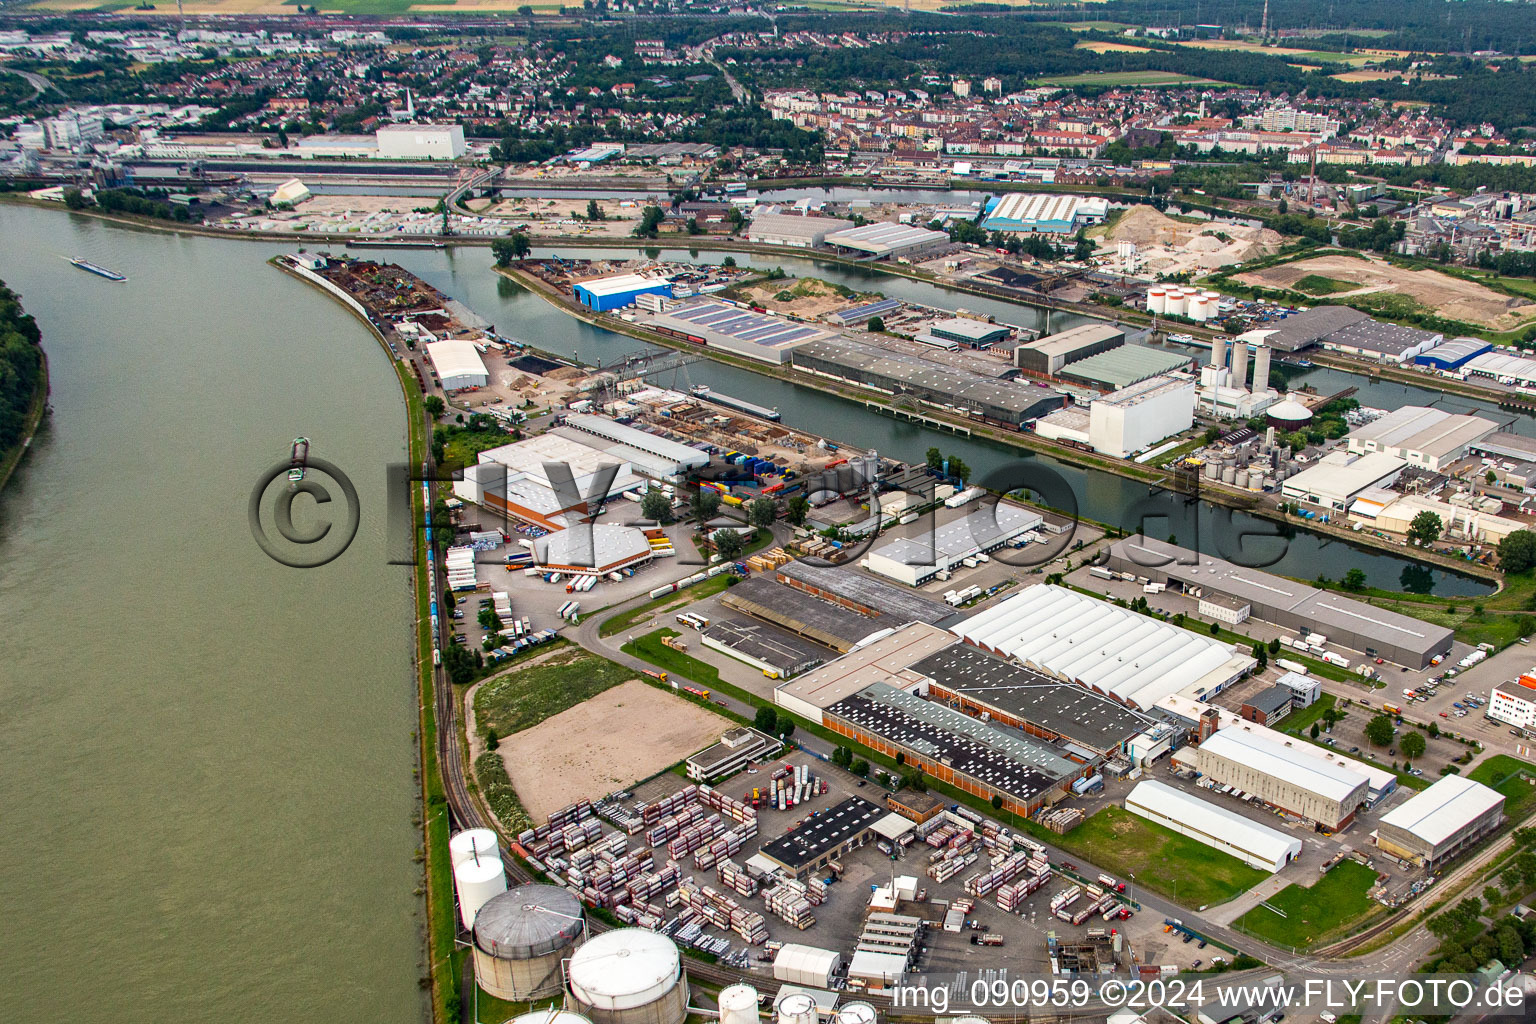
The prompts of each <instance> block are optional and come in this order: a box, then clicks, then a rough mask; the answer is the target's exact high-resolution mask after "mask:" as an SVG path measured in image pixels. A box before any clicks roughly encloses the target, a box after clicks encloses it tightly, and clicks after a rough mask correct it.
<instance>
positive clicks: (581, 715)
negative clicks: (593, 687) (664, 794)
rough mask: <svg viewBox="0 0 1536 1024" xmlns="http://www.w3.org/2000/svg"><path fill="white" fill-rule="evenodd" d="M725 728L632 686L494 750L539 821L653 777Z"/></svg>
mask: <svg viewBox="0 0 1536 1024" xmlns="http://www.w3.org/2000/svg"><path fill="white" fill-rule="evenodd" d="M620 722H622V723H624V726H623V728H615V724H616V723H620ZM730 724H731V723H730V722H729V720H727V719H724V718H721V717H720V716H719V715H716V714H713V713H712V712H710V711H708V710H706V709H704V708H702V707H699V706H698V705H696V704H691V703H689V702H687V701H684V700H681V699H679V698H677V697H674V696H672V695H671V694H668V693H665V692H663V691H661V690H658V689H656V688H655V687H653V686H650V685H648V684H646V683H642V682H640V681H639V680H633V681H631V682H627V683H621V684H619V685H618V686H615V687H613V688H612V689H611V690H604V691H603V692H602V693H600V694H598V695H597V696H596V697H593V698H592V699H591V700H588V701H584V702H583V703H581V704H578V705H576V706H575V707H573V708H571V709H569V710H567V711H562V712H561V713H560V714H558V715H555V716H554V717H553V718H547V719H545V720H544V721H543V722H540V723H539V724H538V725H536V726H534V727H533V728H531V729H524V730H523V731H522V732H519V733H517V734H515V735H513V736H509V737H507V738H506V739H504V740H502V741H501V743H500V744H498V746H497V750H498V751H499V752H500V754H501V756H502V760H504V761H505V762H506V765H507V774H508V775H510V776H511V777H512V785H513V787H514V788H515V789H516V790H517V795H518V796H519V797H521V798H522V801H523V805H524V806H525V807H527V808H528V813H529V814H530V815H532V816H533V818H534V820H535V821H543V820H544V819H545V818H547V817H548V816H549V814H550V813H551V812H552V811H557V810H559V809H560V808H562V807H564V806H566V805H567V804H569V803H572V802H573V801H576V800H581V799H588V798H595V797H599V796H603V795H604V794H606V793H611V792H613V791H614V790H615V789H618V788H620V787H621V786H624V785H625V784H627V783H630V782H633V781H634V780H636V779H643V778H645V777H646V776H648V775H652V774H654V773H656V772H658V771H660V770H661V769H663V768H665V767H667V766H668V765H670V764H673V763H674V762H676V761H679V760H681V759H682V758H684V757H686V756H687V755H689V754H691V753H693V752H694V751H696V750H700V749H702V748H704V747H706V746H708V745H709V744H710V743H711V742H713V741H715V740H718V739H719V738H720V733H721V732H723V731H724V730H725V729H726V728H727V727H728V726H729V725H730Z"/></svg>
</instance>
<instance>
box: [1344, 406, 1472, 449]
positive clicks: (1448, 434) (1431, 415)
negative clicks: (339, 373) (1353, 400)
mask: <svg viewBox="0 0 1536 1024" xmlns="http://www.w3.org/2000/svg"><path fill="white" fill-rule="evenodd" d="M1497 427H1498V424H1497V423H1495V422H1493V421H1492V420H1486V419H1483V418H1482V417H1481V416H1472V415H1469V414H1466V413H1450V412H1446V411H1445V410H1444V409H1432V408H1430V407H1429V406H1424V405H1404V406H1400V407H1399V408H1396V409H1393V410H1392V411H1391V412H1389V413H1387V414H1386V415H1385V416H1382V417H1380V418H1379V419H1376V420H1373V421H1372V422H1370V423H1364V424H1361V425H1360V426H1358V427H1356V428H1355V429H1354V430H1351V431H1350V432H1349V433H1348V434H1347V435H1345V437H1346V440H1347V442H1348V443H1349V444H1350V445H1351V446H1354V445H1356V444H1359V445H1364V444H1366V443H1367V442H1372V441H1374V442H1375V443H1376V444H1377V445H1378V446H1379V447H1381V448H1398V449H1403V450H1407V451H1412V452H1422V453H1424V454H1426V455H1432V456H1436V457H1441V458H1443V457H1445V456H1447V455H1451V454H1454V453H1456V452H1459V451H1461V450H1462V449H1463V448H1465V447H1466V446H1467V445H1469V444H1471V443H1472V442H1473V441H1476V440H1477V439H1478V438H1480V437H1483V436H1485V435H1487V434H1491V433H1493V431H1494V430H1495V429H1496V428H1497Z"/></svg>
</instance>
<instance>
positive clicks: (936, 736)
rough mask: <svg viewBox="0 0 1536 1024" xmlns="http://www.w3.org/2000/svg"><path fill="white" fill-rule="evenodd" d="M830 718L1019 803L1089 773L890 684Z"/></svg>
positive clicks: (1044, 748) (862, 694) (1035, 743)
mask: <svg viewBox="0 0 1536 1024" xmlns="http://www.w3.org/2000/svg"><path fill="white" fill-rule="evenodd" d="M827 714H828V715H830V716H833V717H835V718H838V719H841V720H843V721H845V722H848V723H850V724H852V725H853V726H854V727H855V728H858V729H861V730H863V731H865V732H867V733H872V734H874V735H876V736H880V737H882V738H884V739H886V740H888V741H889V742H891V743H893V744H895V745H897V746H900V747H905V748H907V749H908V750H911V751H913V752H915V753H917V754H921V755H922V756H924V757H927V758H928V759H930V760H933V761H937V762H939V763H941V764H943V765H945V766H946V767H948V768H952V769H953V770H954V771H956V772H958V773H961V774H964V775H967V776H969V777H970V778H972V779H975V780H977V781H980V782H982V783H985V784H986V785H988V786H990V787H992V788H993V789H996V790H999V791H1001V792H1004V793H1007V794H1009V795H1010V796H1013V797H1015V798H1017V799H1019V800H1025V801H1028V800H1032V799H1034V798H1035V797H1038V796H1040V795H1041V794H1043V793H1046V792H1048V791H1049V790H1051V789H1053V788H1055V787H1056V786H1058V785H1059V784H1060V783H1061V782H1062V780H1064V779H1067V778H1069V777H1071V776H1074V775H1077V774H1079V773H1080V772H1082V770H1083V766H1082V765H1081V764H1078V763H1077V762H1075V761H1071V760H1068V759H1067V758H1065V757H1063V756H1062V755H1061V754H1059V753H1057V752H1056V750H1055V749H1054V748H1053V747H1051V746H1048V745H1047V744H1046V743H1044V742H1043V741H1041V740H1036V739H1033V738H1031V737H1028V736H1025V735H1024V734H1022V733H1016V732H1014V731H1013V730H1011V729H1010V730H1006V731H1005V730H1003V729H1000V728H998V727H997V726H993V725H988V724H987V723H985V722H982V721H980V720H978V719H975V718H972V717H971V716H970V715H967V714H964V713H962V712H959V711H956V710H955V709H954V708H951V707H948V706H947V705H944V704H939V703H936V702H934V701H928V700H924V699H923V698H921V697H919V696H917V695H916V694H915V693H910V692H908V691H905V690H898V689H896V688H895V687H893V686H888V685H886V684H885V683H874V684H872V685H870V686H866V687H865V688H864V689H862V690H860V691H859V692H857V693H855V694H852V695H851V696H848V697H845V698H843V699H842V700H840V701H838V702H837V703H836V704H834V705H832V706H831V707H829V708H827Z"/></svg>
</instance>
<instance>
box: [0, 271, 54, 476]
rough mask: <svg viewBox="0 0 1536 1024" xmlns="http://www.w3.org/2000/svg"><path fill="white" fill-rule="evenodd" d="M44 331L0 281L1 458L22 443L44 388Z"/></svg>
mask: <svg viewBox="0 0 1536 1024" xmlns="http://www.w3.org/2000/svg"><path fill="white" fill-rule="evenodd" d="M42 343H43V334H42V331H40V330H39V329H38V326H37V321H36V320H34V319H32V316H31V314H29V313H27V312H26V311H24V310H23V309H22V308H21V296H19V295H17V294H16V293H15V292H13V291H11V290H10V289H9V288H7V287H6V286H5V283H4V282H3V281H0V457H3V456H5V455H6V454H8V453H9V452H10V450H11V449H12V448H14V447H15V446H16V445H18V444H20V443H21V441H22V438H23V436H24V435H25V434H26V429H27V419H28V417H29V415H30V414H31V410H32V406H33V403H34V402H36V401H37V396H38V392H39V390H40V389H41V388H42V387H43V376H44V375H43V349H42Z"/></svg>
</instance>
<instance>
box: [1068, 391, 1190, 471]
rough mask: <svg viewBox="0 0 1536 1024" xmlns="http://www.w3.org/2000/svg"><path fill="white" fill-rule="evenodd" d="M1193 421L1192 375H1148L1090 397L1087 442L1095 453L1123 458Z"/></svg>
mask: <svg viewBox="0 0 1536 1024" xmlns="http://www.w3.org/2000/svg"><path fill="white" fill-rule="evenodd" d="M1194 421H1195V380H1194V378H1193V377H1189V376H1185V375H1183V374H1175V375H1172V376H1167V377H1149V378H1148V379H1146V380H1144V381H1139V382H1138V383H1135V384H1132V385H1130V386H1129V387H1124V388H1121V389H1120V390H1119V391H1116V392H1113V393H1111V394H1108V395H1105V396H1104V397H1103V398H1095V399H1094V400H1093V403H1092V404H1091V405H1090V406H1089V407H1088V443H1089V445H1090V446H1092V448H1093V450H1094V451H1096V452H1099V453H1101V454H1104V455H1112V456H1114V457H1115V458H1117V459H1123V458H1125V457H1126V456H1128V455H1130V454H1131V453H1132V452H1138V451H1141V450H1142V449H1143V448H1150V447H1152V445H1154V444H1156V443H1157V442H1159V441H1161V440H1163V439H1164V438H1166V437H1172V436H1173V435H1174V434H1177V433H1180V432H1181V431H1185V430H1188V429H1189V427H1190V425H1191V424H1192V423H1194Z"/></svg>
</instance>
